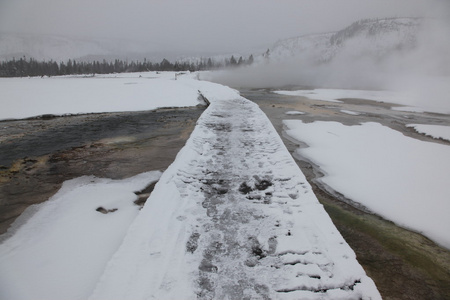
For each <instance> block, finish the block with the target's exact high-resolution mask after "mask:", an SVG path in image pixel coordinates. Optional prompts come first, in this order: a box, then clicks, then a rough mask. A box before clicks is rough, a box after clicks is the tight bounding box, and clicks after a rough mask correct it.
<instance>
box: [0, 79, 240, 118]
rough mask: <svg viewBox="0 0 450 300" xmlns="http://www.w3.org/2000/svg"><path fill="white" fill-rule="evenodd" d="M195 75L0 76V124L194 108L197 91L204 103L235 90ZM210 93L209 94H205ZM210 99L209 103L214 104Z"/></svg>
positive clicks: (231, 93)
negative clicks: (37, 118)
mask: <svg viewBox="0 0 450 300" xmlns="http://www.w3.org/2000/svg"><path fill="white" fill-rule="evenodd" d="M195 76H196V74H195V73H194V74H189V73H188V74H184V75H183V76H177V79H178V80H175V73H174V72H161V73H156V72H145V73H124V74H113V75H96V76H95V77H86V76H60V77H51V78H39V77H33V78H0V99H1V100H0V101H1V102H0V103H1V107H2V109H1V110H0V120H2V119H21V118H28V117H35V116H39V115H44V114H53V115H64V114H81V113H100V112H119V111H141V110H152V109H156V108H160V107H185V106H195V105H198V104H199V103H200V102H199V100H198V96H199V91H201V92H202V93H204V95H205V96H206V97H207V98H208V99H209V96H211V97H212V98H214V99H222V98H224V97H228V96H230V95H233V96H234V97H236V95H237V92H236V91H234V90H231V89H229V88H227V89H225V88H224V87H223V86H221V85H217V84H213V83H210V82H203V81H199V80H196V79H195ZM210 91H215V92H216V93H214V94H213V95H210V94H211V92H210ZM214 99H211V100H214Z"/></svg>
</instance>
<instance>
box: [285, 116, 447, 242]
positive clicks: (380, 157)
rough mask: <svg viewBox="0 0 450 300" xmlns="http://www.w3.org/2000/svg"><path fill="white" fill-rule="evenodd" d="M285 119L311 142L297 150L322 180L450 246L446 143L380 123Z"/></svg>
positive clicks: (297, 136)
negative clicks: (345, 123) (422, 137)
mask: <svg viewBox="0 0 450 300" xmlns="http://www.w3.org/2000/svg"><path fill="white" fill-rule="evenodd" d="M284 124H285V126H286V127H287V129H286V132H287V134H288V135H289V136H291V137H293V138H294V139H296V140H298V141H302V142H305V143H306V144H308V146H309V147H308V148H301V149H298V150H297V151H298V152H299V154H300V155H301V156H302V157H305V158H307V159H309V160H311V161H312V162H314V163H315V164H317V165H318V166H320V168H321V170H322V171H323V172H324V173H325V176H324V177H323V178H321V179H320V180H321V181H322V182H323V183H324V184H326V185H327V186H329V187H331V188H332V189H333V190H335V191H338V192H339V193H342V194H343V195H344V196H345V197H347V198H349V199H351V200H353V201H356V202H359V203H361V204H363V205H364V206H366V207H367V208H368V209H369V210H371V211H373V212H375V213H377V214H380V215H381V216H384V217H385V218H387V219H389V220H392V221H394V222H395V223H397V224H399V225H401V226H405V227H407V228H410V229H412V230H415V231H418V232H421V233H423V234H424V235H426V236H427V237H429V238H431V239H432V240H434V241H436V242H437V243H439V244H441V245H443V246H444V247H446V248H450V236H449V235H448V228H450V218H449V217H448V216H449V215H450V202H449V201H448V195H450V186H449V184H448V183H449V182H450V173H449V172H448V170H449V169H450V147H449V146H448V145H441V144H436V143H431V142H424V141H420V140H416V139H413V138H410V137H406V136H404V135H403V134H401V133H399V132H397V131H395V130H393V129H390V128H388V127H385V126H382V125H380V124H378V123H363V124H361V125H355V126H345V125H343V124H341V123H337V122H313V123H310V124H305V123H303V122H302V121H300V120H286V121H284ZM419 128H423V127H419ZM426 128H427V129H426V131H427V132H429V131H431V130H430V129H428V127H426ZM431 129H436V126H433V127H431Z"/></svg>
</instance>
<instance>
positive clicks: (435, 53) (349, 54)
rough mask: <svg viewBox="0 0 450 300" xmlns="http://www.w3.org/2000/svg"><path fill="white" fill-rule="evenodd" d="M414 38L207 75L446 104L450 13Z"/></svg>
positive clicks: (237, 83)
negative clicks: (398, 45)
mask: <svg viewBox="0 0 450 300" xmlns="http://www.w3.org/2000/svg"><path fill="white" fill-rule="evenodd" d="M415 37H416V38H415V41H414V43H412V47H407V48H406V49H393V50H392V51H390V52H389V53H386V54H385V55H383V56H382V57H377V56H376V55H373V53H371V47H372V48H373V47H374V45H370V44H369V45H365V47H366V48H365V50H364V49H362V48H361V46H360V45H353V44H351V42H350V43H347V44H346V45H345V48H344V49H342V51H340V52H338V54H337V55H335V56H334V57H333V58H332V59H331V60H330V61H329V62H325V63H317V61H314V59H312V57H311V55H310V54H309V55H308V54H305V55H299V56H296V57H289V58H286V59H285V60H282V61H276V60H271V59H268V60H267V59H260V61H259V63H257V64H254V65H252V66H246V67H242V68H239V69H233V70H227V71H222V72H213V73H211V74H210V75H209V76H210V78H209V79H210V80H213V81H216V82H219V83H222V84H226V85H229V86H232V87H236V88H241V87H244V88H280V87H284V86H289V85H294V86H299V87H308V88H346V89H372V90H380V89H381V90H394V91H399V92H405V93H410V94H415V95H418V96H420V97H429V98H430V101H438V102H440V103H443V102H445V103H450V56H449V55H448V53H450V22H449V17H448V16H443V17H442V18H425V19H422V22H421V26H420V29H419V30H418V32H417V33H416V34H415ZM358 47H360V48H359V49H358ZM361 49H362V50H363V52H361V51H360V50H361ZM358 51H360V52H358ZM364 51H365V52H364ZM447 105H450V104H447Z"/></svg>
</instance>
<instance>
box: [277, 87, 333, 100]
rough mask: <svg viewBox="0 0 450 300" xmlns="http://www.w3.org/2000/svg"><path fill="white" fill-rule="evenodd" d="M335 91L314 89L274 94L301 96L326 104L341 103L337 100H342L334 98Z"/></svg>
mask: <svg viewBox="0 0 450 300" xmlns="http://www.w3.org/2000/svg"><path fill="white" fill-rule="evenodd" d="M336 91H337V90H326V89H316V90H299V91H274V93H276V94H279V95H286V96H302V97H307V98H309V99H313V100H321V101H328V102H342V101H339V100H337V99H339V98H342V97H339V96H336Z"/></svg>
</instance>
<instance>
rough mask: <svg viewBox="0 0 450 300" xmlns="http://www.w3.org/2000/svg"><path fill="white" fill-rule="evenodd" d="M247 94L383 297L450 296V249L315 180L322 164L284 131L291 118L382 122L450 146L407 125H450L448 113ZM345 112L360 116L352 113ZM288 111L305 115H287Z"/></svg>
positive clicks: (263, 92) (360, 102)
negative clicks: (313, 161)
mask: <svg viewBox="0 0 450 300" xmlns="http://www.w3.org/2000/svg"><path fill="white" fill-rule="evenodd" d="M241 94H242V96H244V97H246V98H247V99H250V100H252V101H254V102H255V103H257V104H258V105H259V106H260V108H261V109H262V110H263V111H264V112H265V113H266V115H267V116H268V117H269V119H270V120H271V121H272V123H273V125H274V127H275V128H276V130H277V131H278V133H279V134H280V136H282V139H283V141H284V143H285V145H286V146H287V148H288V150H289V151H290V152H291V154H293V156H294V157H295V158H296V161H297V164H298V165H299V167H300V168H301V170H302V171H303V173H304V174H305V176H306V178H307V180H308V182H309V183H310V184H311V185H312V187H313V190H314V193H315V194H316V196H317V198H318V199H319V201H320V202H321V203H322V204H323V205H324V207H325V209H326V210H327V212H328V214H329V215H330V217H331V218H332V220H333V222H334V224H335V225H336V227H337V228H338V230H339V231H340V233H341V234H342V235H343V237H344V238H345V240H346V241H347V243H348V244H349V245H350V246H351V247H352V249H353V250H354V251H355V253H356V255H357V258H358V261H359V262H360V264H361V265H362V266H363V267H364V269H365V270H366V272H367V274H368V275H369V276H370V277H371V278H372V279H373V280H374V281H375V283H376V285H377V288H378V289H379V291H380V293H381V295H382V297H383V299H450V251H448V250H447V249H444V248H441V247H439V246H438V245H436V244H435V243H433V242H432V241H430V240H429V239H427V238H426V237H424V236H422V235H420V234H417V233H414V232H411V231H409V230H406V229H403V228H401V227H398V226H396V225H395V224H394V223H392V222H389V221H387V220H385V219H383V218H381V217H379V216H377V215H374V214H371V213H367V212H364V211H361V210H359V209H358V208H355V207H354V206H352V205H350V204H351V203H352V202H351V201H350V199H345V198H343V197H342V195H339V193H337V192H335V191H332V190H330V189H329V188H328V187H325V186H321V185H320V183H319V182H318V181H316V180H315V179H316V178H319V177H321V176H323V175H322V174H321V173H320V171H319V168H318V167H317V166H314V165H313V164H311V163H310V162H308V161H306V160H304V159H302V157H298V156H296V155H295V154H294V151H295V150H296V149H297V148H298V147H301V146H302V145H299V144H298V143H297V142H294V141H292V140H290V139H289V138H287V137H286V136H285V135H284V134H283V124H282V120H285V119H299V120H302V121H303V122H307V123H308V122H314V121H318V120H320V121H337V122H340V123H343V124H346V125H354V124H359V123H360V122H377V123H381V124H382V125H385V126H388V127H390V128H392V129H394V130H397V131H400V132H402V133H403V134H404V135H406V136H410V137H413V138H416V139H420V140H423V141H430V142H436V143H442V144H447V145H449V144H450V143H449V142H448V141H442V140H436V139H432V138H430V137H427V136H425V135H422V134H419V133H417V132H415V131H414V130H413V129H412V128H407V127H406V124H411V123H418V124H420V123H424V124H435V125H450V121H449V120H450V118H449V117H448V115H439V114H432V113H412V112H401V111H394V110H392V109H391V107H392V106H393V105H390V104H388V103H378V102H375V101H366V100H359V99H344V100H343V102H342V103H335V102H325V101H314V100H310V99H307V98H304V97H289V96H282V95H277V94H274V93H272V92H271V91H270V90H241ZM341 110H344V111H352V112H358V113H360V114H359V115H349V114H348V113H346V112H342V111H341ZM288 111H301V112H304V113H305V114H302V115H287V114H286V112H288ZM303 146H304V145H303Z"/></svg>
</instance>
